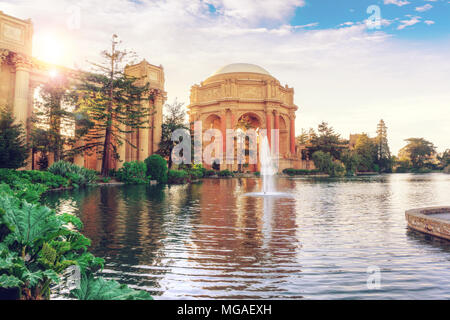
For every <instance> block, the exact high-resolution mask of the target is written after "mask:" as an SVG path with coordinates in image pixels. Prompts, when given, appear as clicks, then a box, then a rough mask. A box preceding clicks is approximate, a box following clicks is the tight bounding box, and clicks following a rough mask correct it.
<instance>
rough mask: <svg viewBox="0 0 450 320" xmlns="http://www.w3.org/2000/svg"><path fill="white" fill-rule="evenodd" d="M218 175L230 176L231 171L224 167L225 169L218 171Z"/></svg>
mask: <svg viewBox="0 0 450 320" xmlns="http://www.w3.org/2000/svg"><path fill="white" fill-rule="evenodd" d="M218 175H219V177H232V176H233V173H232V172H231V171H230V170H228V169H225V170H222V171H219V173H218Z"/></svg>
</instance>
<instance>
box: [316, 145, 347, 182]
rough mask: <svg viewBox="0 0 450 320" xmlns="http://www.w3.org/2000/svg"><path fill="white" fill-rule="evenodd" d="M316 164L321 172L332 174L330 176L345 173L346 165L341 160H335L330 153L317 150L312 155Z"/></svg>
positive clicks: (338, 175)
mask: <svg viewBox="0 0 450 320" xmlns="http://www.w3.org/2000/svg"><path fill="white" fill-rule="evenodd" d="M312 158H313V161H314V165H315V166H316V168H317V169H318V170H319V171H320V172H324V173H327V174H329V175H330V177H341V176H344V175H345V166H344V164H343V163H342V162H341V161H339V160H333V157H332V156H331V154H329V153H325V152H322V151H316V152H314V153H313V155H312Z"/></svg>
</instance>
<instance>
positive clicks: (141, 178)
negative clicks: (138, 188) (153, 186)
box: [116, 161, 150, 184]
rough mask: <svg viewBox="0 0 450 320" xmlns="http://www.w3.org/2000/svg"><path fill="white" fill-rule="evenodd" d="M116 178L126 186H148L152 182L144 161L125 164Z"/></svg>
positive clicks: (118, 171)
mask: <svg viewBox="0 0 450 320" xmlns="http://www.w3.org/2000/svg"><path fill="white" fill-rule="evenodd" d="M116 178H117V179H118V180H119V181H122V182H124V183H126V184H146V183H148V182H149V180H150V179H148V178H147V165H146V164H145V162H142V161H130V162H125V163H124V164H123V166H122V168H120V169H119V170H117V172H116Z"/></svg>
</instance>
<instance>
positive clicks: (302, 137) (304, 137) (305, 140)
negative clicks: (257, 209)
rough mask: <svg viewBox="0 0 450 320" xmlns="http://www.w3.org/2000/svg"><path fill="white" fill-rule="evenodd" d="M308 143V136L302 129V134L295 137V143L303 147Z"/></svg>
mask: <svg viewBox="0 0 450 320" xmlns="http://www.w3.org/2000/svg"><path fill="white" fill-rule="evenodd" d="M308 142H309V135H308V132H306V130H305V129H303V128H302V133H301V134H300V135H298V136H297V137H295V143H296V144H300V145H305V144H307V143H308Z"/></svg>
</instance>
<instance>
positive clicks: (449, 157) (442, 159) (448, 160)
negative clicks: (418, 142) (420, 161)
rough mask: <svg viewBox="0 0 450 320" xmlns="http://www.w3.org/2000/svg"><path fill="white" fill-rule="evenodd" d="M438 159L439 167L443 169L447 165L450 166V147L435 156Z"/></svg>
mask: <svg viewBox="0 0 450 320" xmlns="http://www.w3.org/2000/svg"><path fill="white" fill-rule="evenodd" d="M437 159H438V161H439V167H440V168H442V169H444V168H446V167H447V166H450V149H447V150H445V151H444V152H442V153H441V154H439V155H438V156H437Z"/></svg>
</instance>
